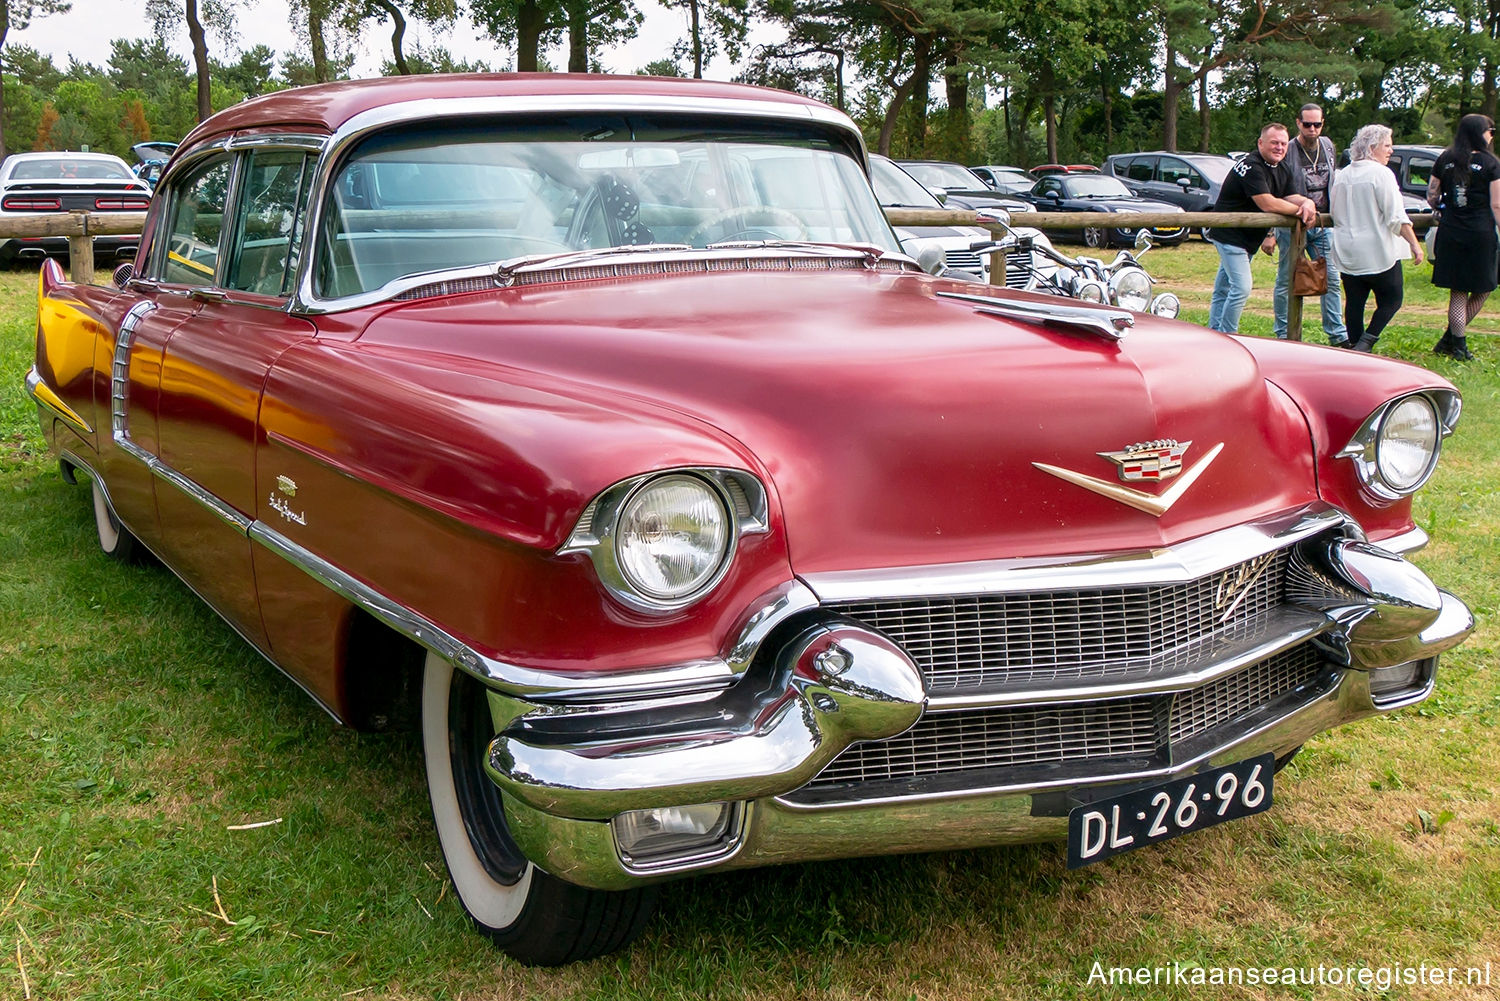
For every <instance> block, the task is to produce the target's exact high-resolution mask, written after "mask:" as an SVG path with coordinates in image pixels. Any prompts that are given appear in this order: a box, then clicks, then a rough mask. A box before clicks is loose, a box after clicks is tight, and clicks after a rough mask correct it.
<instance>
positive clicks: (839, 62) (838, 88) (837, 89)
mask: <svg viewBox="0 0 1500 1001" xmlns="http://www.w3.org/2000/svg"><path fill="white" fill-rule="evenodd" d="M833 96H834V102H833V106H834V107H835V108H838V109H839V110H840V111H843V110H844V50H843V49H839V50H838V51H837V52H835V53H834V54H833Z"/></svg>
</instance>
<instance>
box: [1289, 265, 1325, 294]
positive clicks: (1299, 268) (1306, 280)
mask: <svg viewBox="0 0 1500 1001" xmlns="http://www.w3.org/2000/svg"><path fill="white" fill-rule="evenodd" d="M1327 291H1328V262H1327V261H1326V260H1324V259H1323V258H1321V257H1312V258H1308V257H1303V258H1301V259H1300V260H1298V261H1297V263H1296V264H1294V265H1293V266H1292V295H1322V294H1323V293H1325V292H1327Z"/></svg>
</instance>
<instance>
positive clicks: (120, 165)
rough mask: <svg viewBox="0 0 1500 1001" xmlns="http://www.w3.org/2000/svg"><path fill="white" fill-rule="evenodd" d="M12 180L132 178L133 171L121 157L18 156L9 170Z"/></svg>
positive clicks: (113, 179) (110, 179)
mask: <svg viewBox="0 0 1500 1001" xmlns="http://www.w3.org/2000/svg"><path fill="white" fill-rule="evenodd" d="M10 177H11V180H13V181H55V180H61V179H67V180H89V181H133V180H135V175H134V174H132V173H131V172H130V168H128V167H126V166H125V161H124V160H113V159H110V160H104V159H94V158H93V157H89V158H82V157H79V158H74V157H58V158H57V159H52V158H50V157H49V158H47V159H38V160H20V161H18V162H17V163H16V165H15V167H14V168H12V170H11V172H10Z"/></svg>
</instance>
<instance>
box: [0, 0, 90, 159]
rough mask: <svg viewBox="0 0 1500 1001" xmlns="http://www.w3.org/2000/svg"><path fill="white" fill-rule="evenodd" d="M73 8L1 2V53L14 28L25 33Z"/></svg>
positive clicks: (58, 2) (1, 112) (0, 149)
mask: <svg viewBox="0 0 1500 1001" xmlns="http://www.w3.org/2000/svg"><path fill="white" fill-rule="evenodd" d="M72 6H73V5H72V3H71V2H70V0H0V52H3V51H4V47H5V42H6V39H7V38H9V37H10V32H11V29H12V28H14V29H15V30H16V31H25V30H26V29H27V28H28V27H30V26H31V22H32V21H33V20H34V19H35V18H38V17H46V16H47V15H48V14H61V13H63V12H65V11H67V10H69V9H71V8H72ZM3 69H4V67H3V64H0V158H4V156H5V154H6V152H7V150H6V148H5V127H4V121H5V77H4V74H3Z"/></svg>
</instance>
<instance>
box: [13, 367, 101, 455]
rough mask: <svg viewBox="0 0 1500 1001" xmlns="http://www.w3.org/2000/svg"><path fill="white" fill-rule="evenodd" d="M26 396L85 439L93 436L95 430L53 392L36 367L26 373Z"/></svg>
mask: <svg viewBox="0 0 1500 1001" xmlns="http://www.w3.org/2000/svg"><path fill="white" fill-rule="evenodd" d="M26 395H27V396H30V397H31V398H32V400H34V401H35V402H36V403H37V404H38V405H40V406H43V407H46V408H47V409H48V410H50V411H51V412H52V414H53V416H54V417H56V418H57V419H58V420H60V421H62V422H63V423H64V424H66V425H67V426H68V427H70V428H72V429H73V430H74V431H77V432H78V433H79V434H81V435H83V436H84V437H85V438H88V437H91V436H92V435H93V433H94V429H93V428H92V427H90V426H89V423H88V421H86V420H84V419H83V418H82V417H80V416H78V413H77V412H76V411H75V410H74V409H73V408H72V407H70V406H68V405H67V404H66V403H64V402H63V401H62V398H61V397H59V396H58V395H57V394H56V393H54V392H53V391H52V387H51V386H49V385H47V384H46V383H45V382H43V381H42V376H41V373H39V372H38V371H37V370H36V366H35V365H33V366H31V368H30V369H29V370H28V371H27V372H26Z"/></svg>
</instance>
